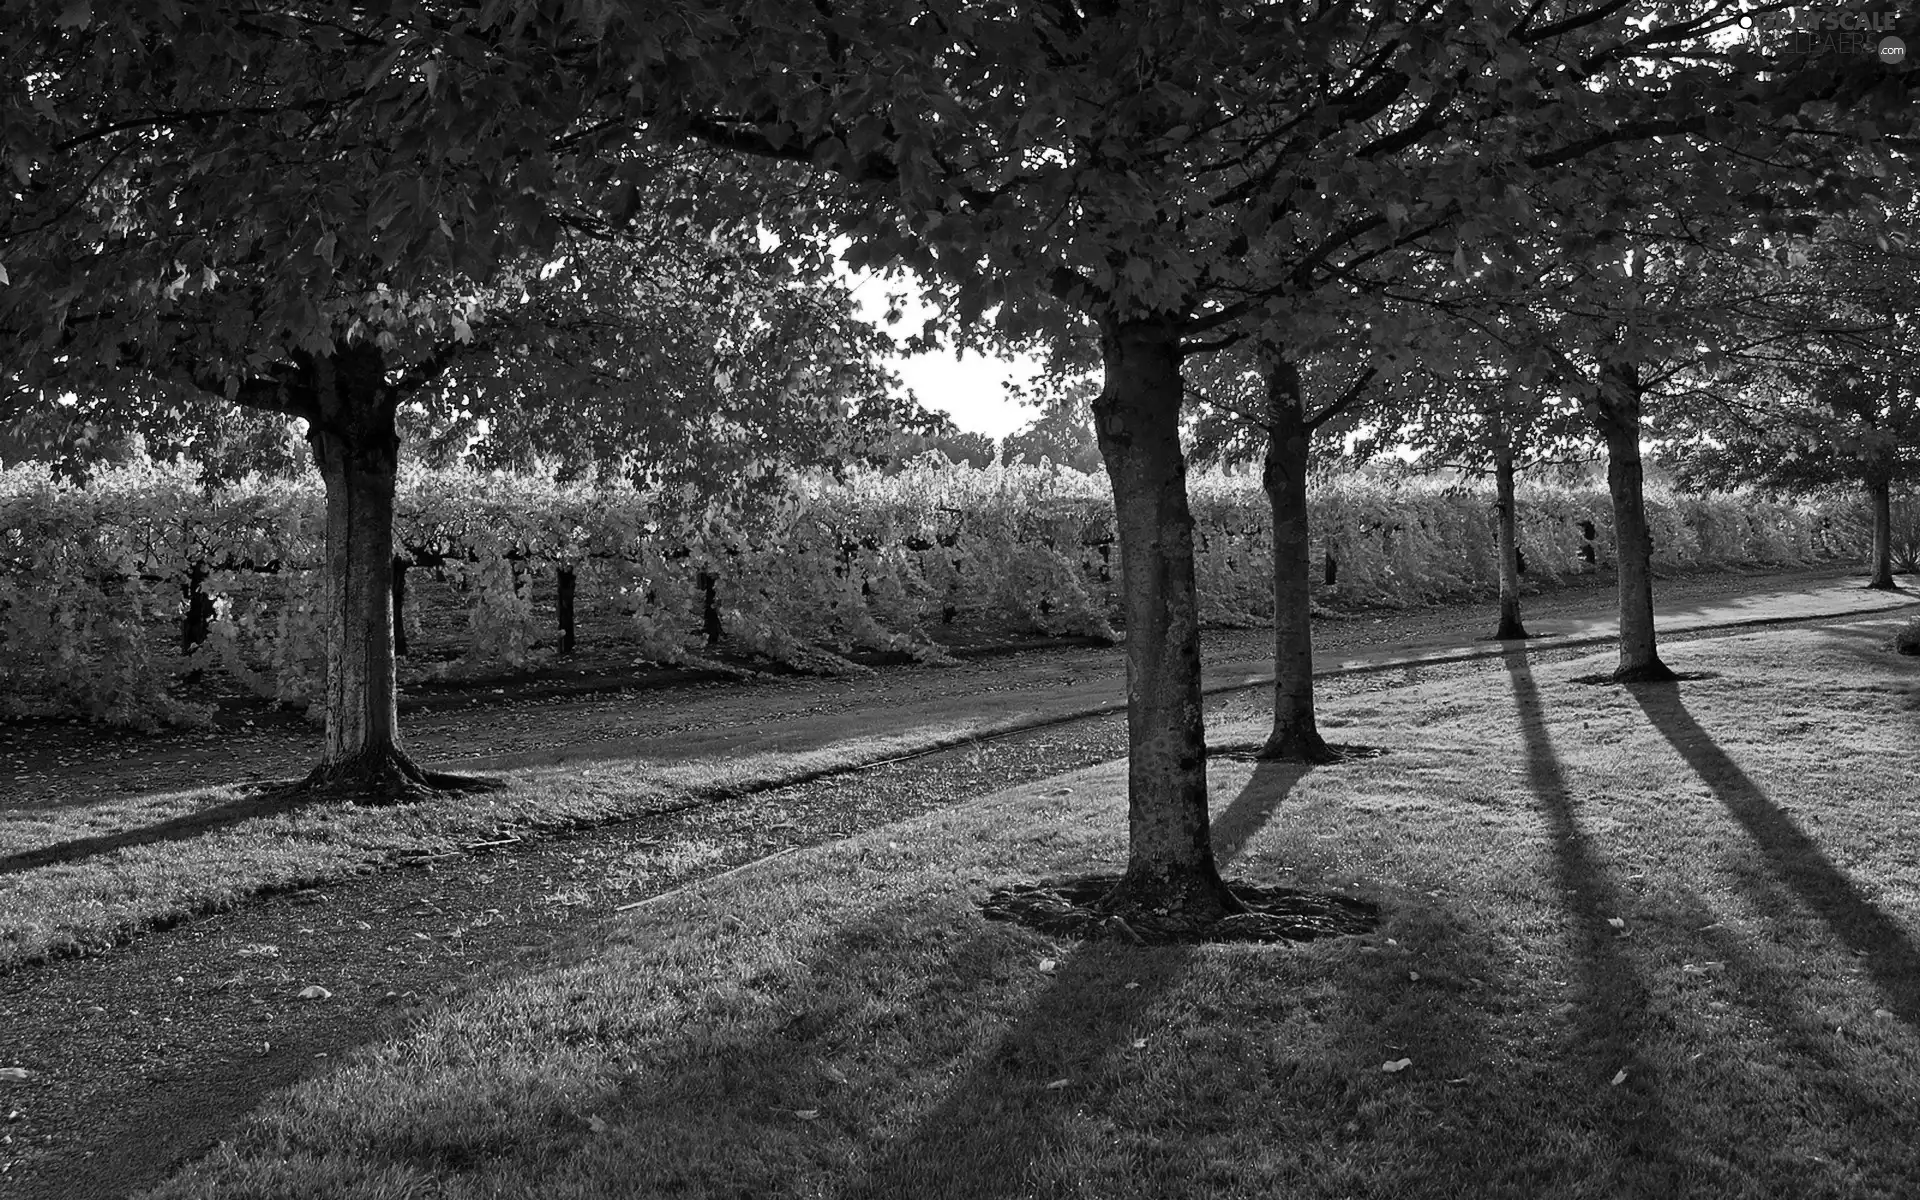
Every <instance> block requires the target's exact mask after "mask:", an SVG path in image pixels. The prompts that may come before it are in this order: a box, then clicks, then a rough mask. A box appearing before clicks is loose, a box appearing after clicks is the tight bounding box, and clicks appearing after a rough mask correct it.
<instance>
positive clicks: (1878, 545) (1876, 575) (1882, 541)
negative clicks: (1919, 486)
mask: <svg viewBox="0 0 1920 1200" xmlns="http://www.w3.org/2000/svg"><path fill="white" fill-rule="evenodd" d="M1867 498H1868V499H1869V500H1870V501H1871V502H1872V507H1873V575H1872V577H1871V578H1870V579H1868V580H1867V586H1868V587H1870V588H1878V589H1881V590H1891V589H1893V588H1896V587H1898V586H1899V585H1898V584H1896V583H1894V581H1893V479H1892V476H1891V474H1890V473H1888V474H1875V475H1873V476H1871V477H1869V478H1868V480H1867Z"/></svg>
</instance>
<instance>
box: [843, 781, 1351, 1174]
mask: <svg viewBox="0 0 1920 1200" xmlns="http://www.w3.org/2000/svg"><path fill="white" fill-rule="evenodd" d="M1312 769H1313V768H1312V767H1310V766H1307V765H1304V764H1296V763H1261V764H1260V765H1259V766H1257V767H1256V768H1255V770H1254V773H1253V776H1252V778H1251V779H1250V780H1249V781H1248V783H1247V786H1246V787H1245V788H1243V789H1242V790H1241V792H1240V794H1239V795H1238V796H1236V797H1235V798H1234V800H1233V802H1232V803H1231V804H1229V805H1228V806H1227V808H1226V809H1225V810H1224V811H1223V812H1221V813H1220V814H1219V815H1218V816H1217V817H1216V818H1215V821H1214V847H1215V849H1214V853H1215V857H1216V858H1217V860H1218V861H1219V863H1220V865H1221V866H1222V867H1223V868H1224V867H1225V866H1227V865H1228V864H1229V863H1230V862H1231V860H1232V859H1233V858H1235V857H1236V856H1237V855H1238V854H1239V853H1240V852H1241V851H1242V850H1243V849H1244V848H1245V846H1246V843H1247V841H1248V840H1249V839H1250V838H1251V837H1252V836H1253V835H1254V834H1255V833H1256V832H1258V831H1259V829H1260V828H1261V827H1262V826H1263V825H1264V824H1265V823H1266V822H1267V821H1268V820H1269V819H1270V818H1271V817H1272V815H1273V812H1274V809H1275V808H1276V807H1277V806H1278V805H1279V804H1280V803H1281V802H1282V801H1283V800H1285V799H1286V797H1287V795H1288V793H1289V792H1290V791H1291V790H1292V788H1293V786H1294V785H1295V784H1296V783H1297V782H1298V781H1299V780H1300V778H1301V777H1302V776H1303V775H1305V774H1306V773H1307V772H1308V771H1309V770H1312ZM1196 952H1197V951H1196V950H1195V948H1194V947H1191V946H1146V947H1132V946H1121V945H1115V944H1111V943H1090V944H1087V945H1083V946H1079V947H1075V948H1074V949H1072V950H1071V951H1070V952H1069V954H1068V955H1067V956H1065V957H1064V959H1063V961H1062V962H1061V964H1060V966H1059V967H1058V968H1057V970H1056V973H1055V975H1054V978H1053V982H1052V983H1051V984H1050V985H1049V986H1048V987H1047V988H1046V990H1045V991H1044V992H1043V993H1042V994H1041V995H1040V996H1039V997H1038V998H1037V999H1035V1001H1034V1002H1033V1004H1032V1006H1031V1007H1030V1008H1028V1009H1027V1010H1026V1012H1025V1013H1024V1014H1023V1015H1022V1016H1021V1018H1020V1020H1019V1021H1018V1023H1016V1024H1015V1025H1014V1026H1013V1028H1011V1029H1009V1030H1008V1031H1007V1032H1006V1034H1005V1035H1004V1036H1003V1037H1002V1038H1001V1040H1000V1042H999V1044H998V1045H997V1046H996V1047H995V1048H994V1049H993V1050H992V1051H991V1052H989V1053H988V1054H986V1055H985V1056H984V1057H983V1058H982V1059H981V1060H980V1062H979V1063H978V1065H977V1066H975V1067H974V1068H973V1069H972V1070H971V1071H970V1072H969V1073H968V1074H967V1075H966V1076H965V1077H964V1078H962V1079H959V1080H957V1081H956V1082H955V1084H954V1085H953V1086H952V1087H951V1088H950V1089H948V1090H947V1092H946V1094H945V1096H944V1097H943V1098H942V1099H941V1101H940V1102H939V1103H938V1104H936V1105H935V1106H934V1107H933V1108H932V1109H931V1110H929V1111H928V1112H927V1113H926V1114H925V1115H923V1116H922V1117H921V1118H920V1119H919V1120H918V1121H917V1122H915V1125H914V1128H913V1131H912V1132H910V1133H909V1134H907V1135H906V1136H904V1137H902V1138H900V1139H898V1140H897V1141H895V1142H893V1143H892V1144H890V1145H889V1146H888V1147H887V1148H886V1149H885V1150H884V1151H883V1152H881V1153H880V1154H879V1155H878V1156H877V1158H876V1159H875V1161H874V1162H873V1163H872V1164H871V1165H870V1166H868V1167H867V1169H866V1170H864V1171H863V1172H862V1173H861V1174H860V1175H859V1177H858V1178H855V1179H852V1180H850V1181H849V1182H848V1183H847V1184H846V1185H845V1186H844V1187H843V1188H841V1189H840V1190H839V1191H838V1192H837V1193H836V1194H837V1195H838V1196H840V1197H841V1198H842V1200H898V1198H900V1197H904V1196H914V1197H931V1196H942V1195H955V1196H967V1197H984V1196H1017V1195H1027V1194H1029V1193H1030V1192H1033V1191H1034V1190H1035V1189H1037V1188H1040V1187H1042V1186H1044V1183H1045V1180H1044V1178H1043V1176H1042V1168H1040V1166H1039V1164H1041V1163H1042V1162H1044V1161H1045V1160H1046V1159H1047V1158H1048V1157H1049V1156H1050V1153H1051V1152H1052V1151H1053V1150H1054V1149H1055V1148H1056V1147H1057V1146H1059V1145H1060V1144H1061V1142H1062V1141H1063V1140H1065V1135H1064V1134H1063V1132H1062V1126H1063V1125H1064V1124H1065V1123H1066V1122H1067V1121H1069V1120H1072V1119H1073V1118H1074V1117H1075V1114H1076V1110H1077V1109H1079V1108H1081V1107H1089V1108H1091V1107H1094V1106H1095V1105H1096V1104H1098V1103H1099V1100H1098V1098H1097V1097H1096V1095H1095V1094H1093V1093H1091V1092H1090V1086H1091V1084H1092V1080H1093V1079H1096V1078H1098V1077H1099V1076H1100V1074H1101V1073H1102V1072H1103V1064H1104V1063H1105V1062H1106V1061H1107V1060H1108V1059H1109V1058H1111V1057H1112V1056H1113V1055H1115V1054H1118V1053H1120V1052H1122V1051H1123V1050H1124V1049H1125V1048H1127V1047H1128V1046H1129V1044H1130V1041H1131V1039H1132V1037H1133V1036H1134V1035H1135V1031H1140V1032H1144V1031H1145V1030H1146V1029H1147V1028H1148V1026H1149V1024H1150V1022H1151V1020H1152V1013H1153V1010H1154V1008H1155V1006H1156V1005H1157V1004H1158V1003H1159V1002H1160V1000H1161V999H1162V998H1163V997H1164V996H1166V995H1167V994H1168V993H1169V992H1171V991H1172V990H1173V988H1174V987H1175V985H1176V984H1177V983H1178V982H1179V981H1180V979H1181V978H1182V977H1183V976H1185V974H1186V973H1187V970H1188V968H1189V965H1190V964H1191V962H1192V960H1193V957H1194V955H1195V954H1196ZM1061 1079H1065V1080H1068V1083H1067V1084H1066V1085H1064V1086H1062V1087H1060V1088H1057V1089H1050V1088H1048V1087H1047V1085H1048V1084H1049V1083H1051V1082H1054V1081H1056V1080H1061ZM1171 1166H1172V1165H1171V1164H1161V1169H1169V1168H1171ZM1147 1169H1148V1170H1150V1171H1151V1170H1152V1169H1153V1168H1152V1167H1151V1166H1148V1167H1147ZM1173 1174H1174V1175H1175V1176H1177V1175H1178V1174H1179V1172H1178V1170H1177V1169H1176V1170H1174V1171H1173ZM942 1180H944V1181H947V1182H948V1184H949V1186H950V1187H951V1188H952V1189H953V1190H951V1191H947V1190H941V1189H940V1186H939V1182H938V1181H942Z"/></svg>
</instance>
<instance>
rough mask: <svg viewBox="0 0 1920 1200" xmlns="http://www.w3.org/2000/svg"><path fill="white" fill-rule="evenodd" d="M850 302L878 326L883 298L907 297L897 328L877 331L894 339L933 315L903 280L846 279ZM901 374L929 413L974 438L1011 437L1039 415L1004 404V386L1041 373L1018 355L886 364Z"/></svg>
mask: <svg viewBox="0 0 1920 1200" xmlns="http://www.w3.org/2000/svg"><path fill="white" fill-rule="evenodd" d="M848 274H849V276H850V278H851V282H852V287H853V298H854V302H855V303H856V304H857V305H858V306H859V309H860V315H861V316H862V317H864V318H866V319H867V320H869V321H872V322H874V323H875V324H876V325H880V324H881V322H882V321H883V320H884V319H885V317H886V312H887V293H888V292H889V291H895V292H907V293H908V300H907V303H906V304H905V305H904V306H903V308H902V311H903V312H904V313H905V316H904V317H903V318H902V319H901V321H900V323H899V324H897V325H890V326H889V325H881V327H882V328H884V329H886V330H887V332H888V333H891V334H893V335H894V337H896V338H903V337H905V336H907V335H908V334H911V333H918V332H919V331H920V325H921V323H922V322H923V321H925V320H926V319H927V317H929V316H931V315H932V312H933V310H932V309H930V308H928V307H927V306H926V305H924V304H921V303H920V301H919V298H918V297H917V296H914V295H913V294H912V293H913V291H914V288H913V286H912V285H911V284H910V283H909V282H907V281H905V280H897V279H896V280H885V279H881V278H879V277H877V276H875V275H872V274H869V273H867V272H865V271H854V272H849V273H848ZM888 366H889V367H891V368H892V369H893V370H895V371H897V372H899V373H900V378H901V379H902V380H904V381H905V382H906V385H907V388H908V389H909V390H911V391H912V392H913V394H914V395H915V396H918V397H919V398H920V403H921V404H923V405H925V406H926V407H927V408H929V409H938V410H940V411H941V412H944V413H946V414H947V415H948V416H950V417H952V418H953V423H954V424H955V425H958V426H959V427H960V428H962V429H966V430H971V431H973V432H974V433H984V434H986V435H987V436H988V437H991V438H1003V437H1006V436H1007V435H1008V434H1010V433H1014V432H1016V431H1018V430H1020V429H1022V428H1025V427H1026V425H1027V424H1028V423H1029V422H1031V421H1032V420H1033V418H1034V417H1035V416H1037V415H1039V410H1037V409H1033V408H1028V407H1026V406H1024V405H1020V404H1015V403H1013V402H1011V401H1009V400H1008V399H1007V398H1006V391H1005V389H1004V388H1002V387H1001V386H1000V385H1001V383H1002V382H1003V381H1007V380H1011V381H1013V382H1015V383H1021V384H1025V383H1031V382H1032V381H1033V378H1034V376H1035V375H1036V374H1038V373H1039V364H1037V363H1036V362H1034V361H1033V359H1031V358H1029V357H1026V356H1024V355H1022V356H1021V357H1019V358H1016V359H1015V360H1013V361H1012V362H1001V361H1000V360H999V359H995V358H986V357H983V356H982V355H978V354H972V353H969V354H967V355H965V356H963V357H962V358H961V359H959V360H958V361H955V359H954V357H953V352H952V351H951V350H947V351H940V352H936V353H933V354H918V355H915V356H913V357H911V358H898V357H897V358H895V359H894V360H893V361H892V362H890V363H889V364H888Z"/></svg>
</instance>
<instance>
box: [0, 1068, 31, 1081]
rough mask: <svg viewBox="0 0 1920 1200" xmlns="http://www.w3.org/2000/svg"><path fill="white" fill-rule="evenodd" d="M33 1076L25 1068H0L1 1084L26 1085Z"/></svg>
mask: <svg viewBox="0 0 1920 1200" xmlns="http://www.w3.org/2000/svg"><path fill="white" fill-rule="evenodd" d="M32 1075H33V1072H32V1071H29V1070H27V1069H26V1068H25V1067H0V1083H25V1082H26V1081H27V1080H28V1079H29V1078H30V1077H31V1076H32Z"/></svg>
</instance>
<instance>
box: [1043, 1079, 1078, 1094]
mask: <svg viewBox="0 0 1920 1200" xmlns="http://www.w3.org/2000/svg"><path fill="white" fill-rule="evenodd" d="M1072 1082H1073V1080H1071V1079H1056V1080H1054V1081H1053V1082H1052V1083H1050V1084H1048V1085H1047V1090H1048V1091H1050V1092H1057V1091H1059V1090H1060V1089H1061V1088H1063V1087H1066V1086H1067V1085H1068V1084H1069V1083H1072Z"/></svg>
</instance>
